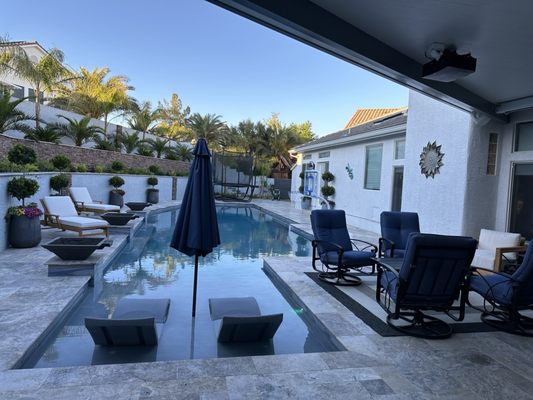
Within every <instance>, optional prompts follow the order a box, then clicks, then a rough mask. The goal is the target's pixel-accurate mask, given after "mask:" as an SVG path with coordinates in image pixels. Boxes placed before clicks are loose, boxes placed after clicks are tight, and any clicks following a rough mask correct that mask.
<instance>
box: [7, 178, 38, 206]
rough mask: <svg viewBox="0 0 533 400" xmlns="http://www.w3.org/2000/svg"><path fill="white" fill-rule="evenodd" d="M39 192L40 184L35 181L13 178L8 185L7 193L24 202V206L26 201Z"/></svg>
mask: <svg viewBox="0 0 533 400" xmlns="http://www.w3.org/2000/svg"><path fill="white" fill-rule="evenodd" d="M38 190H39V183H38V182H37V181H36V180H35V179H30V178H25V177H23V176H21V177H20V178H13V179H11V180H10V181H9V182H8V183H7V193H8V194H9V195H10V196H12V197H14V198H16V199H17V200H19V201H22V205H24V199H27V198H28V197H31V196H33V195H34V194H35V193H37V191H38Z"/></svg>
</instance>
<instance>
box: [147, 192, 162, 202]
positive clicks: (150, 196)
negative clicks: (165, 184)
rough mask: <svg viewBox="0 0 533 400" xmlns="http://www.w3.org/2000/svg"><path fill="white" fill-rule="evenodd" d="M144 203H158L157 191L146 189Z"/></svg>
mask: <svg viewBox="0 0 533 400" xmlns="http://www.w3.org/2000/svg"><path fill="white" fill-rule="evenodd" d="M146 201H147V202H148V203H152V204H157V203H159V189H153V188H150V189H146Z"/></svg>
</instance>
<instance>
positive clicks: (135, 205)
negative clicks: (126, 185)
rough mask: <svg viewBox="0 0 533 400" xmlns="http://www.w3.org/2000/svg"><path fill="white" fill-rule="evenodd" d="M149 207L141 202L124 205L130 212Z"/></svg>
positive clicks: (149, 204)
mask: <svg viewBox="0 0 533 400" xmlns="http://www.w3.org/2000/svg"><path fill="white" fill-rule="evenodd" d="M151 205H152V204H151V203H145V202H141V201H130V202H128V203H126V206H128V208H129V209H130V210H131V211H142V210H144V209H145V208H146V207H150V206H151Z"/></svg>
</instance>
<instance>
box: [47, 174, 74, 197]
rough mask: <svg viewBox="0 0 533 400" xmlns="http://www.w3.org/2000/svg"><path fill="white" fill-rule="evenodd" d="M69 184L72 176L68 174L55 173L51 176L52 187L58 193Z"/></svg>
mask: <svg viewBox="0 0 533 400" xmlns="http://www.w3.org/2000/svg"><path fill="white" fill-rule="evenodd" d="M69 185H70V177H69V176H68V175H66V174H59V175H54V176H52V177H51V178H50V187H51V188H52V189H54V190H55V191H56V192H58V193H61V192H62V191H63V189H65V188H67V187H68V186H69Z"/></svg>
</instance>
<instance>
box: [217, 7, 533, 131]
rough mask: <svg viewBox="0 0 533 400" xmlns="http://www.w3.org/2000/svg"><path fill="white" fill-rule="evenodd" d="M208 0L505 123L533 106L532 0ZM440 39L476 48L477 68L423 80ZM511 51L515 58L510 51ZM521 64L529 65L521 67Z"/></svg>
mask: <svg viewBox="0 0 533 400" xmlns="http://www.w3.org/2000/svg"><path fill="white" fill-rule="evenodd" d="M208 1H210V2H211V3H214V4H217V5H219V6H221V7H223V8H226V9H228V10H230V11H232V12H234V13H237V14H239V15H242V16H244V17H246V18H249V19H251V20H253V21H256V22H258V23H260V24H262V25H265V26H267V27H269V28H271V29H274V30H276V31H278V32H281V33H283V34H285V35H287V36H290V37H292V38H294V39H297V40H299V41H302V42H304V43H306V44H308V45H311V46H313V47H315V48H317V49H320V50H322V51H324V52H327V53H329V54H332V55H334V56H336V57H338V58H340V59H343V60H345V61H347V62H350V63H352V64H355V65H357V66H360V67H362V68H364V69H367V70H369V71H372V72H375V73H377V74H378V75H381V76H383V77H386V78H388V79H390V80H393V81H394V82H397V83H399V84H402V85H404V86H406V87H408V88H410V89H413V90H416V91H419V92H423V93H425V94H427V95H429V96H431V97H433V98H436V99H439V100H442V101H444V102H446V103H449V104H451V105H454V106H456V107H458V108H460V109H463V110H465V111H469V112H476V113H482V114H486V115H489V116H491V117H492V118H497V119H499V120H503V121H506V120H507V119H508V118H507V116H506V114H508V113H511V112H514V111H518V110H521V109H524V108H531V107H533V84H531V83H530V81H531V79H529V78H528V77H527V74H528V73H529V71H531V70H532V69H533V56H531V57H530V56H529V55H528V54H527V53H528V52H527V51H526V50H527V47H526V48H523V45H524V43H525V42H524V40H526V38H530V37H531V35H533V24H530V23H529V24H526V22H527V21H526V18H524V14H526V15H531V12H532V11H533V8H532V6H531V5H530V4H531V3H529V2H528V1H527V0H518V1H517V2H516V3H515V2H513V4H511V3H507V2H501V3H500V2H488V3H486V2H484V1H482V0H465V1H464V2H446V1H441V2H439V1H435V2H431V3H427V2H420V1H416V0H407V1H406V2H390V1H388V0H355V1H353V0H352V1H350V0H327V1H326V0H313V1H309V0H290V1H287V0H208ZM506 4H507V6H506ZM399 7H404V8H403V9H401V10H399V9H398V8H399ZM465 7H468V9H467V11H468V12H465V10H464V8H465ZM527 10H529V11H530V12H529V13H527V12H526V11H527ZM399 11H401V12H399ZM493 17H494V18H495V17H499V20H500V22H498V24H497V25H498V26H499V29H498V30H496V29H495V26H493V25H491V22H490V21H491V20H492V19H493ZM416 18H419V20H416ZM398 20H399V21H398ZM414 20H416V21H414ZM411 21H414V22H418V21H421V22H420V23H418V24H415V23H411ZM402 22H403V23H402ZM528 26H531V28H528ZM506 28H509V29H506ZM512 28H514V29H512ZM521 29H522V31H521ZM526 30H527V31H526ZM487 32H488V33H487ZM522 36H523V37H522ZM415 39H416V40H415ZM489 39H490V40H489ZM438 41H444V42H448V43H450V44H455V45H458V50H467V51H472V54H473V56H475V57H477V58H478V71H476V73H474V74H472V75H470V76H468V77H466V78H463V79H461V80H459V81H456V82H450V83H443V82H437V81H430V80H426V79H423V78H422V74H421V71H422V65H423V64H424V63H425V62H426V61H428V60H426V59H425V58H424V53H425V50H427V45H428V44H431V43H432V42H438ZM415 44H416V45H417V46H415ZM521 46H522V47H521ZM520 48H522V51H521V52H518V51H519V49H520ZM468 49H471V50H468ZM463 52H465V51H463ZM517 52H518V53H517ZM512 54H516V57H517V59H516V60H514V59H512V60H511V59H509V58H511V57H509V56H507V57H506V55H512ZM502 58H504V60H503V61H502V60H501V59H502ZM507 59H509V60H507ZM502 63H503V64H502ZM517 63H519V64H520V63H522V64H523V63H525V64H526V66H525V67H524V68H522V65H521V64H520V68H519V67H517ZM530 86H531V87H530ZM500 87H501V90H500ZM499 94H502V96H503V98H498V97H502V96H499Z"/></svg>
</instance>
